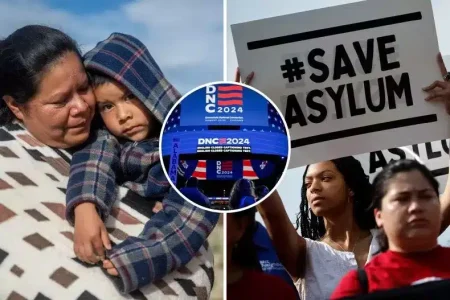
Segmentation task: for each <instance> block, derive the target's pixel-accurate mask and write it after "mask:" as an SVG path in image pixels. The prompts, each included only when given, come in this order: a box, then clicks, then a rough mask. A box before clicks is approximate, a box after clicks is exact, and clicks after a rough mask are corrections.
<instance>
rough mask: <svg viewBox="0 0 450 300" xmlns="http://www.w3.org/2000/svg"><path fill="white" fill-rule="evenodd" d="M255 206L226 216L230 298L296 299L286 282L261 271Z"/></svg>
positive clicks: (236, 299) (248, 299) (259, 299)
mask: <svg viewBox="0 0 450 300" xmlns="http://www.w3.org/2000/svg"><path fill="white" fill-rule="evenodd" d="M255 213H256V209H255V208H254V207H252V208H250V209H247V210H245V211H241V212H237V213H232V214H230V213H229V214H227V215H226V217H227V299H233V300H239V299H243V300H252V299H255V300H256V299H258V300H264V299H268V300H269V299H283V300H291V299H292V300H296V299H297V294H296V292H295V290H294V289H293V288H292V287H291V286H289V284H287V283H286V282H285V281H284V280H283V279H281V278H280V277H278V276H275V275H269V274H265V273H263V272H262V270H261V265H260V264H259V260H258V256H257V252H256V248H255V245H254V243H253V233H254V230H255Z"/></svg>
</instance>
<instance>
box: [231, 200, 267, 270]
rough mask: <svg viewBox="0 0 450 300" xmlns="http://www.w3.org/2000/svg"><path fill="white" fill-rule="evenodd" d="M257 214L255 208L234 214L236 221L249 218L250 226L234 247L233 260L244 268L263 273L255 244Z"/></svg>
mask: <svg viewBox="0 0 450 300" xmlns="http://www.w3.org/2000/svg"><path fill="white" fill-rule="evenodd" d="M255 214H256V208H254V207H252V208H249V209H246V210H244V211H240V212H237V213H233V214H232V215H233V217H234V218H236V219H240V218H248V225H247V228H246V229H245V231H244V234H243V235H242V237H241V239H240V240H239V241H238V242H237V243H236V244H235V245H234V247H233V250H232V252H231V260H232V261H233V262H234V263H236V264H238V265H239V266H240V267H242V268H246V269H252V270H255V271H261V264H260V263H259V259H258V254H257V252H256V246H255V244H254V242H253V235H254V233H255V230H256V221H255ZM230 215H231V214H230Z"/></svg>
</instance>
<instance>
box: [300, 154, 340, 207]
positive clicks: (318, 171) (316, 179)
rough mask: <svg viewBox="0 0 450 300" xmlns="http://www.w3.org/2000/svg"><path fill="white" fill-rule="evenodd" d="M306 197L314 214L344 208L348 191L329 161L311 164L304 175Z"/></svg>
mask: <svg viewBox="0 0 450 300" xmlns="http://www.w3.org/2000/svg"><path fill="white" fill-rule="evenodd" d="M305 185H306V198H307V200H308V205H309V207H310V208H311V210H312V211H313V213H314V214H315V215H316V216H324V215H327V214H329V213H330V212H335V211H336V209H339V208H343V209H344V208H345V207H346V205H347V203H348V199H349V191H348V188H347V185H346V184H345V181H344V177H343V176H342V174H341V173H340V172H339V171H338V169H337V168H336V166H335V164H334V163H333V162H331V161H325V162H320V163H317V164H312V165H310V166H309V168H308V172H307V174H306V177H305Z"/></svg>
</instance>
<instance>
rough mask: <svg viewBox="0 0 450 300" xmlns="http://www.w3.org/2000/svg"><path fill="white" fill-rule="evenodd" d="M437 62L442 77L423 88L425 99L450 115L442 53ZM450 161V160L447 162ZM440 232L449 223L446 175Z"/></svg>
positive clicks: (449, 91)
mask: <svg viewBox="0 0 450 300" xmlns="http://www.w3.org/2000/svg"><path fill="white" fill-rule="evenodd" d="M437 63H438V67H439V70H440V72H441V75H442V77H443V80H442V81H439V80H436V81H435V82H433V83H432V84H431V85H429V86H427V87H425V88H423V90H424V91H425V92H427V93H428V96H427V98H425V100H426V101H431V102H436V101H439V102H442V103H443V104H444V106H445V109H446V111H447V113H448V114H449V115H450V81H449V76H448V73H447V68H446V67H445V64H444V60H443V59H442V55H441V54H440V53H439V54H438V55H437ZM449 163H450V162H449ZM440 200H441V216H442V223H441V233H442V232H444V231H445V230H446V229H447V227H448V226H449V225H450V180H449V177H447V184H446V185H445V191H444V193H443V194H442V195H441V198H440Z"/></svg>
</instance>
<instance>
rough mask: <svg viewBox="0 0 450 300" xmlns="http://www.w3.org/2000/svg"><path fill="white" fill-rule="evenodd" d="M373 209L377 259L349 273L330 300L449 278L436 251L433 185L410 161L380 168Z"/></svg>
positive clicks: (449, 251)
mask: <svg viewBox="0 0 450 300" xmlns="http://www.w3.org/2000/svg"><path fill="white" fill-rule="evenodd" d="M373 186H374V196H373V208H374V213H375V219H376V222H377V225H378V227H380V229H381V230H382V231H383V232H384V234H383V235H382V236H383V241H382V242H383V244H384V246H383V247H382V248H383V250H382V251H383V253H381V254H379V255H377V256H375V257H374V258H373V259H372V260H371V261H370V262H369V263H368V264H366V265H365V267H364V269H361V270H360V271H359V272H360V273H359V274H358V271H356V270H354V271H350V272H349V273H348V274H347V275H346V276H344V278H343V279H342V281H341V282H340V284H339V285H338V287H337V288H336V290H335V291H334V293H333V294H332V296H331V299H340V298H342V297H347V296H356V295H360V294H364V293H367V292H369V293H370V292H374V291H379V290H388V289H393V288H400V287H405V286H410V285H415V284H420V283H425V282H428V281H433V280H440V279H449V278H450V248H446V247H442V246H439V245H438V241H437V239H438V236H439V232H440V226H441V212H440V203H439V184H438V182H437V181H436V179H434V177H433V175H432V174H431V172H430V171H429V170H428V169H427V168H426V167H425V166H424V165H422V164H420V163H419V162H417V161H415V160H400V161H396V162H393V163H391V164H389V165H388V166H386V167H385V168H384V169H383V170H382V171H381V172H380V174H378V176H377V177H376V178H375V180H374V183H373Z"/></svg>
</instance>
